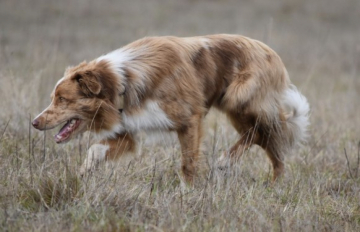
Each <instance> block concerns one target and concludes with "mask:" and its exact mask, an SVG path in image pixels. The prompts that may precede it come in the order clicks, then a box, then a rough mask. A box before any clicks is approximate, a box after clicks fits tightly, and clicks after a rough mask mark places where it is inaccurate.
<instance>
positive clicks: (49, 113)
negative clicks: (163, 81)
mask: <svg viewBox="0 0 360 232" xmlns="http://www.w3.org/2000/svg"><path fill="white" fill-rule="evenodd" d="M123 91H124V89H123V88H122V87H121V85H120V84H119V80H118V78H117V76H116V74H115V73H114V72H113V71H112V69H111V68H110V65H109V64H108V63H107V62H105V61H100V62H96V61H93V62H90V63H85V62H83V63H81V64H79V65H78V66H76V67H72V68H68V69H67V70H66V71H65V75H64V77H63V78H61V79H60V80H59V81H58V83H57V84H56V86H55V88H54V90H53V92H52V93H51V103H50V105H49V106H48V107H47V108H46V109H45V110H44V111H43V112H42V113H40V114H39V115H38V116H37V117H36V118H35V119H34V121H33V122H32V125H33V126H34V127H35V128H36V129H39V130H48V129H52V128H54V127H56V126H58V125H60V124H62V123H64V126H63V127H62V128H61V129H60V131H59V132H58V134H56V135H55V141H56V142H57V143H62V142H66V141H69V140H70V139H71V138H73V137H74V136H76V135H78V134H80V133H82V132H84V131H86V130H90V131H95V132H100V131H102V130H111V128H112V126H113V125H114V124H115V123H117V122H118V121H119V114H118V108H119V107H118V105H119V102H121V99H120V98H121V93H122V92H123Z"/></svg>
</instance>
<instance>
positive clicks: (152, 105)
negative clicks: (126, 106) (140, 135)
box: [122, 101, 173, 132]
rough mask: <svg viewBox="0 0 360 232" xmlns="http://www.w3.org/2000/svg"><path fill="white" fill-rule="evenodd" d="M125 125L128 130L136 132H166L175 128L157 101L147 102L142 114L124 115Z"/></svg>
mask: <svg viewBox="0 0 360 232" xmlns="http://www.w3.org/2000/svg"><path fill="white" fill-rule="evenodd" d="M122 117H123V125H124V127H125V128H126V130H128V131H131V132H136V131H140V130H144V131H147V130H166V129H169V128H171V127H172V126H173V122H172V121H171V120H170V119H169V118H168V116H167V115H166V113H165V112H164V111H163V110H162V109H161V108H160V107H159V105H158V103H157V102H155V101H146V102H145V104H144V107H143V108H142V110H141V111H140V112H137V113H135V114H131V115H128V114H126V110H125V112H124V113H123V114H122Z"/></svg>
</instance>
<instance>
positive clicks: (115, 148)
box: [80, 134, 135, 176]
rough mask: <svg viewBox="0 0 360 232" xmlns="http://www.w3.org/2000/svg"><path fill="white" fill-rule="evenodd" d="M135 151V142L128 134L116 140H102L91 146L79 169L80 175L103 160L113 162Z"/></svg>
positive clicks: (92, 168) (119, 136) (94, 167)
mask: <svg viewBox="0 0 360 232" xmlns="http://www.w3.org/2000/svg"><path fill="white" fill-rule="evenodd" d="M134 150H135V142H134V140H133V138H132V136H131V135H130V134H122V135H118V136H117V137H116V138H112V139H106V140H102V141H100V142H99V143H96V144H93V145H92V146H91V147H90V148H89V150H88V155H87V157H86V158H85V160H84V163H83V165H82V166H81V168H80V175H81V176H83V175H85V174H86V173H87V172H89V171H91V170H94V169H96V168H97V166H98V165H99V163H100V162H101V161H104V160H114V159H117V158H119V157H120V156H121V155H123V154H124V153H127V152H133V151H134Z"/></svg>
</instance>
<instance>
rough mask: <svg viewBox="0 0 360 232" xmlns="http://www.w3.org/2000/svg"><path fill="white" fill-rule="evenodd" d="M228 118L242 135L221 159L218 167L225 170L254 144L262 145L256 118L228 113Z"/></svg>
mask: <svg viewBox="0 0 360 232" xmlns="http://www.w3.org/2000/svg"><path fill="white" fill-rule="evenodd" d="M227 116H228V118H229V120H230V122H231V124H232V125H233V126H234V128H235V129H236V131H237V132H238V133H239V134H240V135H241V138H240V139H239V140H238V141H237V142H236V143H235V144H234V145H233V146H232V147H231V148H230V149H229V150H228V151H226V152H224V153H223V154H222V156H221V157H220V158H219V160H218V162H219V163H218V167H219V168H220V169H223V168H225V166H227V165H228V164H230V165H231V164H233V163H235V162H236V161H238V160H239V159H240V157H241V155H242V154H243V153H244V152H245V151H246V150H248V149H249V148H250V147H251V146H252V145H253V144H259V143H260V136H259V133H258V125H257V122H256V118H255V117H253V116H251V115H248V116H246V115H240V114H235V113H228V114H227Z"/></svg>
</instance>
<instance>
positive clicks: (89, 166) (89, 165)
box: [79, 159, 100, 178]
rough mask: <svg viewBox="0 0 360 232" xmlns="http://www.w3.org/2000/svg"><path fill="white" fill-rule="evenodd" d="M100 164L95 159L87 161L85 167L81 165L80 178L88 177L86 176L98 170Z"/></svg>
mask: <svg viewBox="0 0 360 232" xmlns="http://www.w3.org/2000/svg"><path fill="white" fill-rule="evenodd" d="M99 163H100V162H99V161H97V160H94V159H86V160H85V161H84V163H83V165H81V167H80V170H79V175H80V177H81V178H83V177H84V176H86V174H88V173H91V172H92V171H94V170H96V169H97V167H98V166H99Z"/></svg>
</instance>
